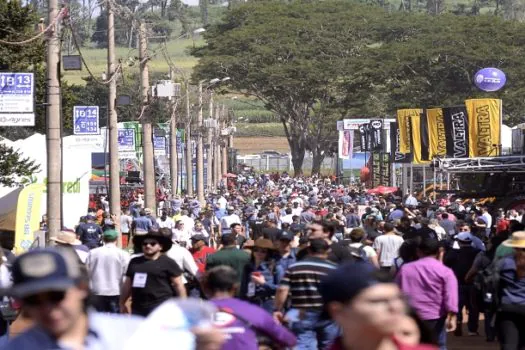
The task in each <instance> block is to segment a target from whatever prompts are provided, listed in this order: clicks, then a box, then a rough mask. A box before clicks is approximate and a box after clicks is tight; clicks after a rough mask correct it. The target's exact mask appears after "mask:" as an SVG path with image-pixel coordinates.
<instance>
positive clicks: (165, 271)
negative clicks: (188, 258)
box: [120, 230, 186, 316]
mask: <svg viewBox="0 0 525 350" xmlns="http://www.w3.org/2000/svg"><path fill="white" fill-rule="evenodd" d="M134 243H136V244H137V245H140V246H141V247H142V253H143V255H142V256H138V257H135V258H133V259H131V261H130V262H129V265H128V269H127V271H126V279H125V280H124V284H123V287H122V292H121V295H120V309H121V312H122V313H127V312H128V309H127V306H126V303H127V301H128V299H129V297H130V296H131V297H132V304H131V313H132V314H134V315H140V316H147V315H149V314H150V313H151V312H152V311H153V310H154V309H155V308H156V307H157V306H159V305H160V304H162V303H163V302H164V301H166V300H168V299H169V298H171V297H174V296H178V297H184V298H185V297H186V289H185V288H184V283H183V281H182V270H181V268H180V267H179V265H178V264H177V263H176V262H175V261H174V260H173V259H170V258H169V257H168V256H166V255H165V254H162V253H165V252H167V251H168V250H170V248H171V246H172V245H173V242H172V241H171V239H170V238H169V237H167V236H165V235H163V234H162V233H160V232H158V231H152V230H150V231H148V233H147V234H145V235H140V236H138V235H136V236H135V237H134Z"/></svg>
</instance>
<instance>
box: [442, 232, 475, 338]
mask: <svg viewBox="0 0 525 350" xmlns="http://www.w3.org/2000/svg"><path fill="white" fill-rule="evenodd" d="M456 241H457V242H458V244H459V249H449V250H448V251H447V253H446V254H445V256H444V258H443V263H444V264H445V265H446V266H448V267H450V268H451V269H452V271H454V274H455V275H456V278H457V280H458V285H459V287H458V288H459V290H458V291H459V298H458V299H459V300H458V302H459V304H458V315H457V327H456V330H455V331H454V335H456V336H461V335H463V308H466V309H467V312H468V322H467V328H468V335H470V336H473V335H478V334H479V333H478V322H479V307H478V302H477V293H476V291H475V290H474V285H473V281H471V280H467V278H466V277H467V273H468V271H469V270H470V267H471V266H472V264H473V263H474V260H475V259H476V256H477V255H478V253H479V252H480V250H478V249H476V248H474V247H472V235H471V234H470V233H469V232H460V233H459V234H458V235H457V236H456Z"/></svg>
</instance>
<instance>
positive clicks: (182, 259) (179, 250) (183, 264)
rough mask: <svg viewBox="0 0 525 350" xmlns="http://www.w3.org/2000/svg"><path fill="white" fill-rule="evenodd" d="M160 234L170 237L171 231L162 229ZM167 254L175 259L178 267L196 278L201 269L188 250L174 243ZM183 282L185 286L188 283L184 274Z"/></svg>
mask: <svg viewBox="0 0 525 350" xmlns="http://www.w3.org/2000/svg"><path fill="white" fill-rule="evenodd" d="M159 232H160V233H162V234H163V235H165V236H169V231H166V229H165V228H164V229H162V228H161V229H160V230H159ZM190 246H191V245H190ZM165 254H166V256H167V257H168V258H171V259H173V260H174V261H175V262H176V263H177V265H179V267H180V269H181V270H182V271H184V272H186V273H187V274H189V275H192V276H195V277H196V276H197V271H198V270H199V268H198V267H197V263H196V262H195V260H194V259H193V256H192V255H191V253H190V251H189V250H188V249H186V248H183V247H181V246H180V245H179V244H178V243H177V242H174V243H173V245H172V246H171V248H170V250H168V251H167V252H166V253H165ZM182 282H183V283H184V284H186V283H188V280H187V279H186V278H185V277H184V274H183V275H182Z"/></svg>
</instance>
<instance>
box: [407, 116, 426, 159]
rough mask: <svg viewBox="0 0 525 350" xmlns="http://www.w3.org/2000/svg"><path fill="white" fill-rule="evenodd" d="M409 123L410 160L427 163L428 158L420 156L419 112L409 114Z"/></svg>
mask: <svg viewBox="0 0 525 350" xmlns="http://www.w3.org/2000/svg"><path fill="white" fill-rule="evenodd" d="M410 124H411V127H412V146H413V147H412V154H413V155H414V157H413V158H412V162H413V163H414V164H428V163H429V161H428V160H423V159H422V157H421V153H422V152H421V147H422V145H421V114H417V115H416V114H413V115H412V116H410Z"/></svg>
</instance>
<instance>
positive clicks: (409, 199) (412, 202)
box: [405, 193, 418, 207]
mask: <svg viewBox="0 0 525 350" xmlns="http://www.w3.org/2000/svg"><path fill="white" fill-rule="evenodd" d="M417 204H418V202H417V199H416V197H414V196H413V195H412V193H410V194H409V195H408V197H407V199H406V201H405V205H406V206H410V207H417Z"/></svg>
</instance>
